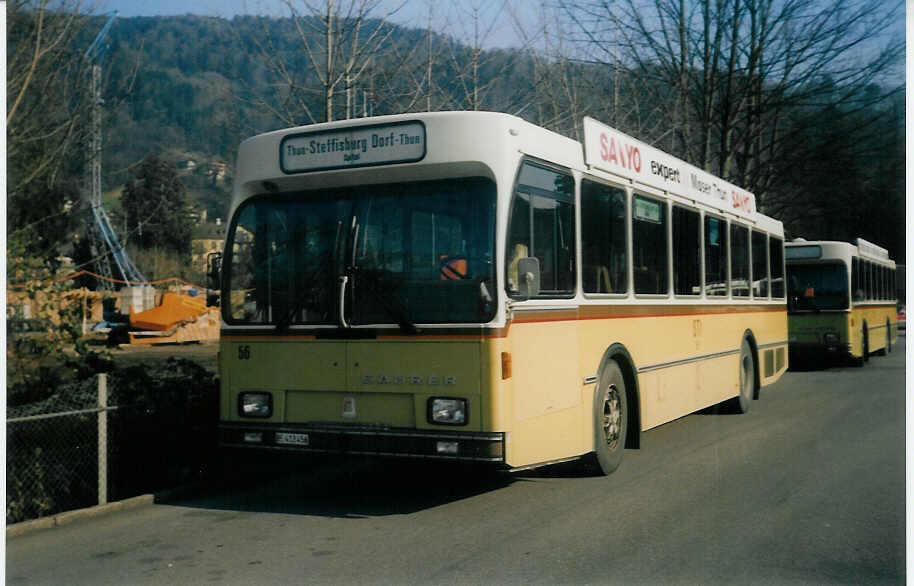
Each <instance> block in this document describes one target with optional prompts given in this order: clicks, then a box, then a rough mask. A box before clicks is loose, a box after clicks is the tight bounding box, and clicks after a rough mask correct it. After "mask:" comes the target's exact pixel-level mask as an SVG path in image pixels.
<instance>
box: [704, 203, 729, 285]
mask: <svg viewBox="0 0 914 586" xmlns="http://www.w3.org/2000/svg"><path fill="white" fill-rule="evenodd" d="M704 244H705V295H707V296H709V297H726V296H727V250H728V247H727V222H726V221H725V220H722V219H720V218H715V217H713V216H705V243H704Z"/></svg>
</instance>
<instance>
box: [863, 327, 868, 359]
mask: <svg viewBox="0 0 914 586" xmlns="http://www.w3.org/2000/svg"><path fill="white" fill-rule="evenodd" d="M863 361H864V362H869V361H870V331H869V329H867V327H866V325H864V326H863Z"/></svg>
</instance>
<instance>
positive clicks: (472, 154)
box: [232, 111, 783, 235]
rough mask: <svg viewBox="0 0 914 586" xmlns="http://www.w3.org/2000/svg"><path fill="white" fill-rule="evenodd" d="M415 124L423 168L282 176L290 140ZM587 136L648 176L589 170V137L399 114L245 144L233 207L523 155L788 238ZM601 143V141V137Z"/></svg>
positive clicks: (681, 165) (455, 115) (742, 207)
mask: <svg viewBox="0 0 914 586" xmlns="http://www.w3.org/2000/svg"><path fill="white" fill-rule="evenodd" d="M411 121H413V122H414V121H419V122H421V123H422V125H423V126H424V127H425V129H426V137H427V144H426V145H425V153H424V156H423V157H422V158H421V160H419V161H416V162H408V163H397V164H390V165H384V166H370V167H367V166H366V167H352V168H337V169H328V170H321V171H313V172H302V173H295V172H293V173H288V172H284V171H283V169H282V168H281V165H280V147H281V145H282V144H283V141H284V140H290V138H291V137H295V135H305V136H306V135H308V134H311V133H327V134H332V133H333V132H335V131H342V130H344V129H353V130H355V131H357V132H358V131H359V129H360V128H365V129H367V128H370V127H383V126H386V125H395V124H404V123H408V122H411ZM588 128H589V129H591V131H590V132H591V135H592V131H593V129H598V130H599V131H601V132H611V133H614V134H612V136H613V137H614V138H615V139H616V140H619V141H623V140H627V141H629V142H628V146H631V145H635V147H636V148H638V149H639V152H642V153H643V155H642V158H643V160H642V161H641V170H642V173H640V174H639V173H636V172H634V171H632V172H631V173H627V174H626V173H625V172H624V170H623V171H622V172H620V170H619V169H607V168H605V167H607V165H605V164H603V165H589V164H588V163H592V162H593V161H592V160H591V159H593V157H594V156H595V155H593V153H592V150H593V149H590V150H589V151H588V152H587V153H586V155H587V156H586V160H585V144H587V145H590V144H591V142H593V140H594V138H593V137H592V136H591V135H586V134H585V144H582V143H580V142H577V141H575V140H573V139H570V138H568V137H566V136H562V135H560V134H557V133H555V132H552V131H550V130H547V129H545V128H542V127H540V126H536V125H535V124H532V123H530V122H527V121H526V120H523V119H521V118H518V117H516V116H512V115H510V114H504V113H499V112H459V111H458V112H426V113H415V114H397V115H391V116H378V117H373V118H358V119H352V120H342V121H336V122H327V123H321V124H313V125H308V126H298V127H294V128H287V129H282V130H276V131H272V132H267V133H264V134H260V135H257V136H254V137H252V138H249V139H247V140H245V141H244V142H242V143H241V145H240V147H239V150H238V160H237V165H236V167H237V170H236V174H235V176H236V182H235V193H234V194H233V201H232V207H233V208H234V207H235V206H236V205H237V204H238V203H240V199H242V198H244V197H247V196H249V195H252V194H254V193H261V192H263V190H264V189H263V182H270V183H271V184H272V185H273V186H274V188H276V189H279V190H281V191H285V190H292V189H304V188H305V186H314V185H316V184H321V185H327V186H332V185H355V184H359V183H365V184H371V183H383V182H387V181H397V180H399V179H400V177H405V176H407V173H408V176H409V177H413V178H428V179H430V178H434V177H440V176H441V175H440V173H441V172H442V171H441V165H443V164H445V163H447V164H453V163H464V164H465V165H463V166H461V165H452V169H453V170H452V171H448V172H449V173H453V174H452V175H449V176H455V177H456V176H461V174H463V175H469V174H476V175H479V174H480V173H481V172H483V170H484V169H485V168H489V169H491V171H489V172H488V173H487V174H489V175H493V174H494V173H496V172H498V169H499V167H505V168H507V167H508V166H509V165H508V164H510V166H511V167H512V170H511V173H512V175H513V173H514V172H515V170H514V169H513V168H514V167H516V160H517V157H518V156H519V154H521V153H522V154H524V155H528V156H532V157H536V158H539V159H543V160H545V161H550V162H552V163H555V164H557V165H561V166H564V167H568V168H570V169H576V170H579V171H582V172H586V173H588V174H590V175H592V176H594V177H598V178H602V179H606V180H611V181H614V182H616V183H621V184H623V185H625V184H631V185H633V186H634V187H636V188H641V189H643V190H644V191H645V192H647V193H655V192H658V191H662V192H664V193H666V194H668V195H670V196H671V197H673V198H674V200H676V201H680V202H682V203H692V204H695V205H703V206H705V207H706V208H710V209H712V210H715V211H717V212H719V213H727V214H732V215H735V216H738V217H740V218H742V219H745V220H747V221H748V222H750V223H752V224H754V225H755V226H757V227H758V228H761V229H764V230H766V231H769V232H771V233H773V234H776V235H782V234H783V225H782V224H781V222H780V221H778V220H775V219H774V218H770V217H768V216H765V215H764V214H761V213H759V212H758V211H757V210H756V208H755V196H754V195H752V194H751V193H749V192H748V191H745V190H742V189H740V188H738V187H736V186H734V185H732V184H730V183H727V182H725V181H723V180H721V179H719V178H716V177H713V176H712V175H710V174H707V173H705V172H703V171H700V170H699V169H696V168H695V167H692V166H690V165H688V164H687V163H685V162H684V161H680V160H679V159H676V158H675V157H672V156H671V155H667V154H665V153H662V152H661V151H658V150H657V149H653V148H652V147H649V146H648V145H645V144H644V143H640V142H638V141H636V140H635V139H633V138H631V137H628V136H627V135H624V134H622V133H620V132H618V131H615V130H613V129H611V128H609V127H607V126H605V125H602V124H600V123H599V122H596V121H595V120H592V119H589V118H587V119H585V133H586V132H588ZM607 129H608V130H607ZM438 136H446V137H447V140H444V141H441V140H438V141H436V140H435V137H438ZM596 140H597V141H599V137H597V139H596ZM503 163H504V164H503ZM652 163H653V164H654V166H655V168H657V165H661V166H662V167H663V170H664V171H666V172H667V175H668V176H667V180H664V179H660V181H661V183H658V182H657V181H655V180H654V179H656V177H657V175H656V174H653V175H651V174H647V175H646V176H645V173H644V172H643V171H644V170H646V169H650V167H651V164H652ZM677 165H678V167H677V169H673V168H674V167H676V166H677ZM436 167H437V169H436ZM461 169H462V170H461ZM674 170H678V172H679V173H680V177H681V178H683V179H686V178H687V177H688V179H687V181H688V182H689V184H688V185H686V184H684V183H681V182H680V183H678V184H676V183H675V182H670V181H669V180H668V179H669V173H672V172H673V171H674ZM417 176H418V177H417ZM652 177H653V178H654V179H652ZM696 182H697V183H696ZM710 184H713V188H711V187H709V188H708V189H709V190H711V193H704V192H702V190H701V189H699V188H694V186H695V185H699V186H702V188H704V187H706V186H708V185H710ZM725 196H726V197H725Z"/></svg>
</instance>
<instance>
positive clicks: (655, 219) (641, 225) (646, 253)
mask: <svg viewBox="0 0 914 586" xmlns="http://www.w3.org/2000/svg"><path fill="white" fill-rule="evenodd" d="M666 226H667V219H666V204H664V203H663V202H661V201H658V200H655V199H651V198H647V197H644V196H641V195H635V196H634V197H633V198H632V264H633V269H634V276H635V277H634V278H635V293H641V294H647V295H651V294H653V295H663V294H666V293H667V292H668V290H669V284H668V281H669V279H668V278H667V277H668V272H667V267H668V265H667V245H666V244H667V230H666Z"/></svg>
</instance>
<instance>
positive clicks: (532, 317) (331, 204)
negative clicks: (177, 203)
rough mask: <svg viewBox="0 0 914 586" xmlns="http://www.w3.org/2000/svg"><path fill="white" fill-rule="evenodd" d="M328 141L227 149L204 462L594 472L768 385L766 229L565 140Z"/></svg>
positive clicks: (699, 175) (725, 190)
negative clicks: (307, 457) (331, 460)
mask: <svg viewBox="0 0 914 586" xmlns="http://www.w3.org/2000/svg"><path fill="white" fill-rule="evenodd" d="M585 133H586V140H585V142H584V143H583V144H582V143H580V142H577V141H574V140H572V139H569V138H566V137H564V136H560V135H558V134H556V133H553V132H550V131H548V130H546V129H543V128H540V127H538V126H535V125H533V124H530V123H528V122H525V121H524V120H522V119H520V118H517V117H513V116H510V115H506V114H498V113H482V112H442V113H426V114H408V115H397V116H385V117H378V118H366V119H358V120H349V121H344V122H333V123H327V124H319V125H313V126H304V127H299V128H291V129H287V130H280V131H276V132H271V133H267V134H263V135H259V136H256V137H253V138H251V139H248V140H247V141H245V142H243V143H242V145H241V147H240V150H239V153H238V161H237V173H236V177H235V187H234V193H233V198H232V203H231V213H230V217H231V222H230V229H229V232H228V237H227V241H226V247H225V256H224V261H223V270H222V282H223V284H222V288H223V290H222V300H223V302H222V305H223V307H222V312H223V325H222V338H221V351H220V373H221V417H220V442H221V445H223V446H233V447H248V448H260V449H276V450H302V451H315V452H330V453H354V454H375V455H391V456H405V457H419V458H433V459H434V458H439V459H456V460H472V461H483V462H492V463H496V464H498V465H501V466H503V467H507V468H514V469H517V468H524V467H531V466H536V465H540V464H544V463H549V462H556V461H562V460H568V459H572V458H577V457H580V456H584V455H591V457H590V458H589V460H590V461H591V462H595V463H597V464H599V469H600V470H601V471H602V472H604V473H609V472H610V471H612V470H613V469H614V468H615V467H616V466H618V464H619V462H620V459H621V457H622V450H623V447H638V445H639V440H640V433H641V432H642V431H643V430H647V429H650V428H652V427H655V426H658V425H660V424H662V423H665V422H668V421H671V420H673V419H676V418H678V417H682V416H683V415H686V414H688V413H691V412H694V411H697V410H700V409H702V408H705V407H708V406H711V405H715V404H718V403H721V402H729V403H730V404H732V405H733V406H734V407H735V408H736V409H737V410H739V411H745V410H747V409H748V408H749V405H750V402H751V400H752V399H753V398H756V397H757V394H758V391H759V388H760V387H762V386H764V385H766V384H768V383H771V382H773V381H775V380H777V379H778V378H779V377H780V376H781V374H782V373H783V372H784V371H785V370H786V368H787V314H786V300H785V295H784V280H783V276H784V259H783V228H782V225H781V223H780V222H778V221H776V220H773V219H771V218H769V217H766V216H764V215H762V214H760V213H759V212H758V211H757V210H756V208H755V199H754V197H753V195H752V194H750V193H748V192H746V191H744V190H742V189H739V188H737V187H735V186H733V185H730V184H728V183H726V182H724V181H722V180H720V179H718V178H716V177H713V176H711V175H709V174H707V173H704V172H702V171H700V170H698V169H696V168H694V167H691V166H689V165H687V164H686V163H684V162H682V161H680V160H678V159H675V158H674V157H671V156H669V155H667V154H665V153H662V152H660V151H658V150H656V149H653V148H651V147H649V146H648V145H646V144H643V143H640V142H638V141H636V140H635V139H633V138H631V137H628V136H626V135H624V134H622V133H619V132H617V131H615V130H613V129H611V128H609V127H607V126H604V125H602V124H600V123H599V122H597V121H595V120H592V119H586V120H585Z"/></svg>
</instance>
